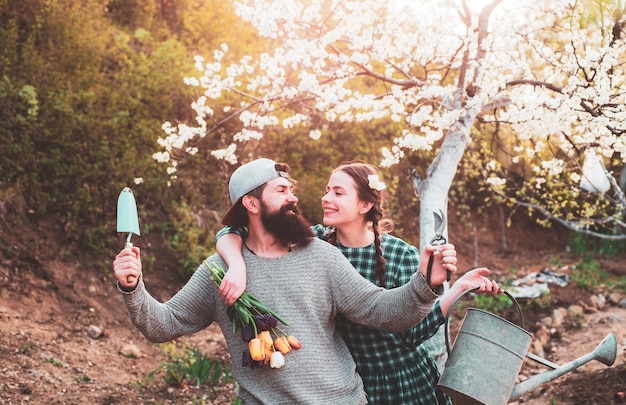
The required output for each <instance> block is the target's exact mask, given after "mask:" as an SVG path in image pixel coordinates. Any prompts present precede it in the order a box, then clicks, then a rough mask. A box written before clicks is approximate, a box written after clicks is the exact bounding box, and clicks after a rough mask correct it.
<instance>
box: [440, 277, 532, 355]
mask: <svg viewBox="0 0 626 405" xmlns="http://www.w3.org/2000/svg"><path fill="white" fill-rule="evenodd" d="M479 288H480V287H474V288H470V289H468V290H465V291H463V293H462V294H460V295H459V296H458V297H456V298H455V299H454V301H452V304H450V308H449V309H448V315H447V316H446V323H445V335H446V350H447V351H448V354H450V314H451V313H452V308H453V307H454V306H455V305H456V303H457V302H458V301H459V300H460V299H461V298H463V296H465V294H468V293H470V292H472V291H474V290H477V289H479ZM502 292H503V293H504V295H506V296H507V297H509V299H510V300H511V301H512V302H513V304H515V307H516V309H517V313H518V314H519V318H520V326H521V328H522V329H526V327H525V325H524V314H523V313H522V308H520V306H519V304H518V302H517V300H516V299H515V297H513V296H512V295H511V294H510V293H509V292H508V291H505V290H502Z"/></svg>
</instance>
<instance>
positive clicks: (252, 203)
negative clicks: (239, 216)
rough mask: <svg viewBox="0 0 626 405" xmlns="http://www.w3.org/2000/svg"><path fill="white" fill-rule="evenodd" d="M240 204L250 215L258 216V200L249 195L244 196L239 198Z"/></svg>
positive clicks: (259, 208)
mask: <svg viewBox="0 0 626 405" xmlns="http://www.w3.org/2000/svg"><path fill="white" fill-rule="evenodd" d="M241 204H242V205H243V206H244V207H245V209H247V210H248V212H249V213H250V214H258V213H259V212H260V211H261V204H259V199H258V198H256V197H253V196H251V195H244V196H243V197H242V198H241Z"/></svg>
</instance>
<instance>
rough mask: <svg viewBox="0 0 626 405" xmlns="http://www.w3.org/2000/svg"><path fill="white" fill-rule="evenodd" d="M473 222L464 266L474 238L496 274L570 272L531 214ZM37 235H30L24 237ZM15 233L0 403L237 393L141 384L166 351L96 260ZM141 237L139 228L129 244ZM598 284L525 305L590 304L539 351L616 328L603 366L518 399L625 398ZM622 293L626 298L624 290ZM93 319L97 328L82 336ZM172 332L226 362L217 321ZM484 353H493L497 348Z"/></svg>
mask: <svg viewBox="0 0 626 405" xmlns="http://www.w3.org/2000/svg"><path fill="white" fill-rule="evenodd" d="M483 231H484V232H483ZM479 232H480V235H481V237H480V238H479V239H478V242H479V243H478V244H476V243H475V240H474V238H473V237H472V236H471V235H470V234H468V233H467V232H458V233H457V235H463V236H462V237H461V238H458V239H457V240H456V241H453V242H454V243H455V244H456V245H457V250H458V252H459V257H460V258H461V262H460V263H459V264H460V265H459V268H460V269H461V270H463V269H468V268H470V267H473V259H472V260H469V259H468V258H473V257H475V256H476V252H477V250H476V246H477V245H478V246H479V247H480V250H479V251H478V252H479V253H480V254H478V258H479V262H480V264H481V265H486V266H488V267H490V268H491V269H492V270H493V271H494V276H495V277H496V279H499V280H504V279H507V278H511V277H512V272H513V271H514V272H515V273H514V277H516V278H517V277H522V276H524V275H525V274H528V273H529V272H533V271H538V270H539V269H542V268H545V267H547V268H549V269H550V270H552V271H555V272H559V273H571V272H573V271H576V270H575V267H574V263H576V258H574V257H572V256H571V255H569V254H567V253H566V250H565V241H563V240H562V239H563V238H562V237H561V234H560V233H559V232H558V231H556V230H542V229H541V228H537V227H532V226H531V225H526V226H524V227H521V228H518V229H515V228H514V229H511V230H509V231H507V245H508V247H507V248H506V251H504V249H502V247H501V246H502V240H498V238H495V237H492V238H489V237H487V236H485V235H499V233H498V232H494V231H493V230H479ZM38 237H40V235H39V236H37V235H33V239H34V238H38ZM143 242H144V244H147V243H146V241H143ZM20 243H22V242H20ZM20 243H17V242H16V246H13V247H12V252H13V253H12V257H10V258H4V259H3V260H2V262H0V371H1V374H2V378H1V379H0V404H49V405H52V404H199V403H214V404H229V403H231V402H232V401H233V400H234V399H235V395H234V386H233V384H226V385H221V386H220V387H219V388H217V389H212V388H209V387H207V386H201V387H199V388H196V387H194V386H184V387H169V386H168V385H167V384H166V383H165V381H164V379H163V378H158V377H157V378H156V379H155V380H154V381H153V382H152V383H149V382H148V380H147V377H148V375H149V373H150V372H151V371H153V370H155V369H157V368H158V367H159V366H160V365H161V364H163V362H164V361H165V357H164V354H163V349H162V347H161V346H158V345H152V344H150V343H149V342H148V341H147V340H146V339H145V338H143V336H142V335H141V334H140V333H139V332H138V331H136V330H135V329H134V328H133V327H132V325H131V324H130V322H129V320H128V316H127V313H126V311H125V308H124V306H123V304H122V301H121V298H120V296H119V293H118V292H117V291H116V289H115V286H114V282H113V279H112V277H111V274H101V273H98V272H96V271H94V270H93V269H92V268H91V266H90V264H89V263H88V262H80V261H78V260H72V259H65V260H62V259H61V258H62V257H64V249H63V248H62V247H58V246H53V242H52V241H51V242H50V243H51V246H50V249H48V252H47V253H43V254H41V255H38V256H37V257H34V258H32V257H31V256H30V254H29V252H30V249H29V246H28V245H27V243H22V244H20ZM141 243H142V241H141V240H140V239H139V238H138V240H137V244H139V245H141ZM45 250H46V249H42V251H45ZM158 252H159V249H158V247H155V246H154V245H152V246H145V247H144V251H143V255H144V261H145V260H146V259H147V257H150V256H155V257H157V261H158ZM623 259H624V257H623V256H622V257H621V258H618V259H602V261H601V262H600V263H601V265H602V270H603V271H605V272H607V273H609V274H610V275H611V277H616V278H617V277H624V276H626V264H624V261H623ZM144 277H145V281H146V285H147V286H148V289H149V290H150V291H151V292H152V293H153V294H154V295H155V296H156V297H157V298H159V299H160V300H166V299H167V298H168V297H169V296H170V295H172V294H173V293H174V292H175V291H176V290H177V289H178V288H179V287H180V286H181V285H182V283H183V281H181V280H176V279H173V278H171V276H170V277H167V276H165V275H163V274H157V273H146V274H145V276H144ZM598 292H599V293H604V294H605V295H607V296H608V293H609V292H610V291H609V290H607V288H606V287H604V286H602V285H599V286H598V287H597V291H586V290H581V289H580V288H578V287H577V286H576V285H575V284H574V283H572V282H570V284H569V285H568V286H567V287H551V290H550V294H549V299H548V300H544V301H543V302H544V305H543V306H527V305H525V306H524V308H525V309H524V317H525V319H526V327H527V329H528V330H529V331H531V332H535V331H536V330H537V328H538V324H539V320H540V319H542V318H544V317H546V316H550V315H551V314H552V312H553V310H554V309H555V308H558V307H562V308H568V307H570V306H571V305H573V304H580V303H583V306H585V307H588V308H587V310H586V311H585V312H584V315H583V316H582V318H577V320H576V322H571V321H570V322H565V323H564V324H563V325H561V326H559V327H555V328H554V329H553V330H552V331H551V333H550V340H549V342H548V343H546V344H545V345H544V349H545V353H546V354H545V356H546V358H547V359H548V360H550V361H552V362H554V363H557V364H559V365H562V364H565V363H567V362H569V361H571V360H573V359H575V358H578V357H580V356H582V355H584V354H587V353H589V352H591V351H592V350H593V349H594V347H595V346H596V345H597V344H598V343H600V341H601V340H602V339H603V338H604V336H606V335H607V334H608V333H614V334H615V335H616V337H617V342H618V352H617V360H616V361H615V363H614V364H613V365H612V366H610V367H607V366H604V365H602V364H600V363H599V362H597V361H591V362H590V363H587V364H586V365H584V366H582V367H580V368H578V369H577V370H575V371H574V372H570V373H567V374H565V375H564V376H562V377H559V378H557V379H556V380H553V381H552V382H550V383H547V384H543V385H541V386H540V387H539V388H537V389H535V390H533V391H531V392H530V393H528V394H527V395H525V396H524V397H522V398H521V399H520V400H519V401H518V403H520V404H528V405H539V404H552V403H554V404H558V405H583V404H585V405H594V404H597V405H606V404H613V403H626V400H620V399H619V398H620V395H623V393H624V392H626V359H625V352H624V346H625V345H626V308H620V307H619V306H617V305H615V304H611V303H610V302H607V304H606V306H605V307H604V308H603V309H601V310H592V309H590V305H589V302H590V297H591V295H593V294H594V293H598ZM622 298H626V297H624V296H623V294H622ZM454 322H455V323H459V322H458V320H455V321H454ZM94 326H95V327H97V328H99V329H100V330H101V332H102V334H101V335H99V336H97V333H96V334H95V335H96V337H90V336H89V334H90V333H94V330H96V329H95V328H93V327H94ZM177 343H179V347H182V345H183V344H184V343H190V344H191V345H193V346H197V347H199V348H200V349H201V350H202V352H204V353H207V354H208V355H209V356H211V357H212V358H215V359H219V360H222V361H225V362H229V361H230V359H229V356H228V354H227V350H226V346H225V344H224V342H223V339H222V337H221V332H220V330H219V328H217V327H211V328H209V329H207V330H205V331H203V332H201V333H198V334H196V335H193V336H189V337H186V338H184V339H180V341H179V342H177ZM130 344H133V345H135V347H136V348H137V350H138V353H139V356H138V357H137V358H132V357H126V356H124V355H122V354H121V353H120V351H121V350H122V349H123V348H124V347H126V346H128V345H130ZM493 361H494V364H497V359H493ZM526 363H528V361H527V362H526ZM526 363H525V364H526ZM542 367H543V366H531V365H525V366H524V369H523V370H522V371H523V373H522V374H523V375H532V374H534V373H536V372H539V371H543V370H545V368H542ZM620 393H621V394H620Z"/></svg>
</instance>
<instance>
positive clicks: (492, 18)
mask: <svg viewBox="0 0 626 405" xmlns="http://www.w3.org/2000/svg"><path fill="white" fill-rule="evenodd" d="M474 3H476V2H475V1H470V0H463V1H461V2H459V1H453V0H447V1H440V0H437V1H432V0H431V1H421V2H419V3H417V2H413V3H411V2H407V3H406V4H404V5H403V3H395V2H393V1H390V2H381V1H379V0H360V1H334V0H326V1H322V0H308V1H305V0H300V1H297V0H274V1H262V0H242V1H239V2H236V10H237V13H238V15H239V16H240V17H241V18H242V20H244V21H245V22H247V23H251V24H253V25H254V26H255V27H256V29H257V30H258V32H259V35H261V36H263V37H265V38H269V39H271V40H272V41H273V42H274V44H276V46H275V47H274V48H273V49H267V51H266V52H264V53H262V54H261V56H260V57H258V58H257V59H253V58H251V57H244V58H242V59H241V60H239V61H238V62H236V63H230V64H228V65H226V64H224V63H223V60H224V57H225V55H226V54H227V53H228V46H227V45H226V44H225V45H223V46H222V47H221V49H218V50H216V51H215V52H214V54H213V58H212V60H211V61H208V62H207V61H205V59H204V58H202V57H200V56H198V57H197V60H196V62H197V64H196V65H197V68H198V69H199V71H200V72H201V75H200V76H199V77H195V78H189V79H187V80H186V83H187V84H188V85H190V86H197V87H198V88H199V89H201V91H202V94H201V96H200V97H198V99H197V100H196V101H195V102H194V103H193V106H192V107H193V109H194V111H195V112H196V114H197V116H196V124H195V125H188V124H178V125H176V126H174V125H172V124H171V123H169V122H166V123H165V124H164V126H163V129H164V131H165V133H166V135H165V136H164V137H162V138H161V139H159V142H160V144H161V145H162V147H163V151H161V152H158V153H156V154H155V158H156V159H158V160H160V161H163V162H169V164H170V168H169V172H170V174H172V175H173V176H175V171H176V164H177V161H176V160H175V159H172V156H173V152H174V151H177V152H178V153H180V152H181V151H183V152H184V153H194V152H196V151H197V149H196V147H195V146H194V145H195V142H196V141H197V140H198V139H199V138H203V137H205V136H206V135H207V134H209V133H211V132H213V131H215V130H216V129H217V128H219V125H220V122H223V121H224V120H233V119H238V120H239V121H240V130H239V132H237V133H236V134H234V136H233V138H232V143H231V144H230V145H228V146H227V147H225V148H223V149H220V150H215V151H213V152H212V154H213V155H214V156H215V157H216V158H218V159H226V160H227V161H229V162H231V163H235V162H236V161H237V151H238V150H237V146H238V145H239V144H241V143H245V142H247V141H249V140H250V139H261V138H262V137H263V134H264V131H266V130H268V128H277V127H278V128H291V127H294V126H296V125H300V126H304V127H306V128H308V130H309V134H310V136H311V137H312V138H314V139H315V138H318V137H320V136H323V132H324V123H327V122H354V123H358V124H360V125H367V124H368V122H369V121H372V120H382V119H387V120H391V121H393V122H396V123H399V124H401V125H402V126H403V130H402V131H401V133H398V136H397V137H396V138H395V139H393V140H390V145H389V147H388V148H385V149H383V150H382V156H381V158H382V165H383V166H385V165H393V164H396V163H398V162H400V161H401V159H402V158H403V157H404V155H405V153H406V152H408V151H415V150H428V151H432V157H433V159H432V162H431V163H430V166H429V168H428V170H427V172H426V174H425V175H424V176H419V175H418V174H417V172H415V171H413V172H411V173H410V175H411V176H412V179H413V184H414V186H415V188H416V190H417V191H418V192H419V194H420V196H421V204H420V214H421V215H420V218H421V219H420V223H421V230H420V240H421V242H420V244H421V245H422V246H423V245H424V244H425V243H426V242H427V241H428V240H429V239H430V237H431V236H432V234H433V230H434V227H433V225H432V220H433V216H432V215H431V214H430V212H432V211H434V210H438V209H444V210H445V208H446V205H447V194H448V191H449V189H450V186H451V184H452V181H453V178H454V175H455V172H456V170H457V166H458V163H459V161H460V159H461V158H462V156H463V154H464V151H465V150H466V147H467V145H468V144H469V143H470V142H471V141H472V139H473V138H474V139H482V140H485V139H492V140H494V139H500V140H502V139H504V142H501V144H503V145H504V144H509V148H505V149H503V150H490V151H489V153H490V156H492V157H493V158H492V159H490V161H488V162H483V166H484V167H483V170H482V173H483V175H484V177H485V180H486V181H487V183H488V184H490V185H491V186H492V187H493V189H494V192H496V193H498V194H499V195H501V196H502V197H503V198H505V199H507V200H508V201H512V202H515V203H517V204H522V205H527V206H529V207H532V208H535V209H537V210H539V211H541V212H543V213H544V214H545V215H546V217H548V218H551V219H555V220H558V221H561V222H562V223H563V224H564V225H566V226H570V227H571V228H572V229H576V230H578V231H583V232H588V233H591V234H594V235H597V236H598V235H599V236H607V235H609V234H610V236H609V237H612V238H622V237H624V235H623V233H622V232H618V234H617V235H616V234H615V232H614V230H615V229H616V228H617V229H620V230H623V229H624V222H623V221H622V220H621V217H622V214H623V209H624V205H625V204H624V202H625V201H624V194H623V192H622V191H621V190H620V187H618V184H617V183H616V181H615V179H614V178H613V176H612V175H611V173H609V172H608V171H607V170H606V166H605V165H604V164H602V161H603V160H604V159H606V160H611V159H612V160H611V162H612V163H611V165H613V166H614V165H615V163H616V162H619V163H620V166H619V167H621V162H622V161H623V160H624V154H625V153H626V148H625V143H624V137H623V136H622V135H623V132H624V128H625V124H624V122H625V120H624V119H625V118H626V115H625V114H626V113H625V111H624V95H625V92H624V75H623V71H624V69H623V66H622V64H623V63H624V54H625V52H624V50H625V47H624V41H623V38H622V37H623V36H622V34H621V28H622V27H623V20H622V15H623V5H622V4H621V1H617V2H615V1H604V2H599V3H600V4H598V2H594V4H595V7H594V8H593V10H594V11H595V14H592V15H591V17H589V8H587V9H586V8H584V7H583V6H584V4H583V5H581V4H578V3H572V4H569V3H570V1H566V0H558V1H543V2H538V1H512V0H492V1H490V2H484V1H483V2H482V3H483V5H482V6H481V7H476V6H474ZM411 4H413V5H411ZM620 10H621V11H620ZM585 16H587V17H586V19H585ZM233 40H236V39H233ZM227 97H229V99H230V100H235V101H234V102H232V103H231V105H230V106H229V107H226V108H224V114H225V118H222V121H220V122H216V121H217V120H216V119H215V118H214V115H215V111H214V110H213V108H214V106H215V105H216V103H217V102H218V101H219V100H220V99H221V100H224V99H226V98H227ZM214 100H216V101H214ZM477 123H480V126H477V125H476V124H477ZM477 129H480V130H477ZM589 150H593V151H594V153H596V156H599V157H602V158H603V159H596V160H595V162H596V163H597V164H596V167H599V168H600V169H599V171H598V169H596V171H595V172H594V174H593V176H595V177H596V178H597V177H599V178H600V180H594V181H595V182H597V181H600V182H602V183H603V184H604V183H606V180H607V179H609V183H610V190H602V191H601V192H600V193H596V194H598V195H599V196H600V197H599V198H598V197H593V192H594V191H599V190H597V189H596V187H595V186H593V187H591V188H589V187H586V188H587V192H585V191H584V190H582V191H581V188H580V185H581V184H583V186H584V183H585V182H584V181H582V182H581V178H583V179H585V178H586V179H587V180H589V178H590V176H591V175H590V174H589V173H582V172H581V170H580V168H581V161H582V159H581V158H582V156H583V153H584V152H585V151H589ZM520 167H522V168H523V170H522V171H523V173H522V178H523V179H524V180H525V181H524V182H522V183H521V184H519V183H513V182H511V181H510V178H507V176H509V175H511V174H514V173H516V172H519V170H520V169H519V168H520ZM529 168H530V169H529ZM598 173H599V174H598ZM555 184H558V186H555ZM587 184H592V185H593V183H592V182H590V181H587ZM589 191H591V193H589ZM607 191H608V193H607ZM581 193H582V194H585V193H587V194H585V195H584V196H583V197H585V198H582V197H581ZM589 195H591V197H589ZM581 198H582V200H581ZM583 200H584V201H583ZM608 224H610V225H611V231H612V232H607V229H608V228H607V225H608Z"/></svg>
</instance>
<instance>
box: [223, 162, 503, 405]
mask: <svg viewBox="0 0 626 405" xmlns="http://www.w3.org/2000/svg"><path fill="white" fill-rule="evenodd" d="M384 189H385V184H384V183H383V182H382V181H381V179H380V175H379V171H378V169H377V168H376V167H375V166H373V165H370V164H367V163H363V162H351V163H347V164H343V165H341V166H339V167H337V168H336V169H335V170H333V172H332V174H331V176H330V179H329V181H328V185H327V187H326V194H324V196H323V197H322V208H323V209H324V219H323V222H324V225H315V226H314V227H313V229H314V231H315V232H316V234H317V236H318V237H319V238H322V239H324V240H326V241H328V242H329V243H331V244H333V245H335V246H336V247H337V248H338V249H339V250H340V251H341V252H342V253H343V254H344V256H346V258H347V259H348V260H349V261H350V262H351V263H352V265H353V266H354V267H355V268H356V269H357V270H358V271H359V273H361V275H362V276H363V277H364V278H366V279H367V280H369V281H370V282H372V283H374V284H376V285H379V286H381V287H384V288H387V289H389V288H395V287H399V286H401V285H403V284H405V283H407V282H408V281H409V279H410V278H411V276H412V275H413V274H414V273H415V271H416V269H418V268H419V258H420V254H419V252H418V250H417V249H416V248H415V247H414V246H411V245H409V244H408V243H406V242H404V241H403V240H401V239H399V238H397V237H395V236H392V235H390V234H389V231H390V228H391V227H390V225H391V221H390V220H387V219H383V190H384ZM229 232H232V231H230V230H229V229H228V228H226V229H224V230H222V231H220V232H219V233H218V243H217V250H218V252H219V253H220V255H221V256H222V257H223V258H224V260H225V261H226V262H227V263H228V264H229V270H228V272H227V274H226V278H224V282H223V283H222V285H221V287H220V293H221V294H222V298H223V299H224V301H225V302H226V304H227V305H231V304H232V303H233V302H234V301H235V300H236V299H237V297H239V295H240V294H241V292H243V290H244V289H245V267H242V266H241V264H240V259H239V258H237V256H236V255H235V254H233V252H234V251H236V250H237V249H240V247H241V238H240V237H239V236H238V235H236V234H235V233H229ZM226 244H228V247H226V246H225V245H226ZM239 251H240V250H239ZM489 274H490V271H489V270H488V269H485V268H481V269H474V270H471V271H469V272H467V273H465V274H464V275H463V277H461V278H460V279H459V280H458V281H457V282H455V283H454V285H453V286H452V287H451V288H450V289H449V290H448V291H447V292H446V293H445V294H444V295H443V296H442V297H441V299H440V301H439V302H437V303H436V304H435V306H434V307H433V310H432V311H431V312H430V313H429V314H428V315H427V316H426V318H424V320H423V321H422V322H421V323H420V324H418V325H417V326H415V327H414V328H413V329H411V330H409V331H407V332H404V333H393V332H383V331H380V330H376V329H371V328H368V327H367V326H363V325H358V324H354V323H352V322H350V321H348V320H347V319H345V318H342V317H341V316H338V317H337V321H336V325H337V330H338V331H339V333H340V334H341V336H342V337H343V339H344V340H345V342H346V344H347V345H348V348H349V349H350V352H351V353H352V356H353V358H354V360H355V362H356V364H357V371H358V372H359V374H360V375H361V377H362V379H363V384H364V387H365V391H366V392H367V394H368V401H369V403H371V404H377V405H378V404H423V405H433V404H451V403H452V402H451V401H450V399H449V398H448V397H447V396H446V395H445V394H444V393H443V392H441V391H440V390H439V389H437V381H438V379H439V371H438V369H437V365H436V363H435V361H434V360H433V359H432V357H431V356H430V354H429V353H428V350H427V349H426V348H424V347H423V346H422V345H421V343H422V342H423V341H424V340H426V339H428V338H430V337H432V336H433V335H434V334H435V333H436V332H437V329H438V328H439V326H441V325H442V324H443V323H444V322H445V316H446V314H447V313H448V310H449V308H450V305H451V304H452V302H453V301H454V299H455V298H456V297H457V296H459V295H460V294H462V293H463V292H464V291H465V290H467V289H469V288H473V287H476V286H479V287H480V289H479V290H477V291H478V292H484V293H491V294H497V293H498V292H499V291H500V289H499V287H498V285H497V283H496V282H494V281H491V280H489V279H488V278H487V277H486V276H487V275H489Z"/></svg>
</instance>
